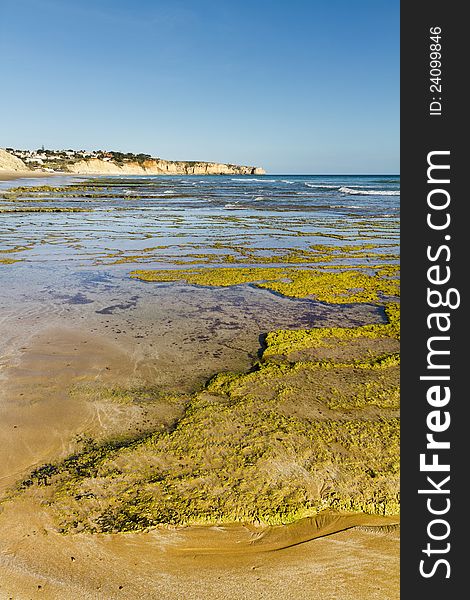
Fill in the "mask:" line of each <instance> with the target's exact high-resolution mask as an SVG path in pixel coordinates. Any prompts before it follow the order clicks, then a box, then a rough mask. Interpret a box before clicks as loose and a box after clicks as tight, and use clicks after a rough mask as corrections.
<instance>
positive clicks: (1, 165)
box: [0, 148, 29, 173]
mask: <svg viewBox="0 0 470 600" xmlns="http://www.w3.org/2000/svg"><path fill="white" fill-rule="evenodd" d="M0 171H3V172H8V173H17V172H23V171H29V168H28V167H27V166H26V165H25V163H24V162H23V161H22V160H21V159H20V158H17V157H16V156H13V154H10V153H9V152H7V151H6V150H3V149H2V148H0Z"/></svg>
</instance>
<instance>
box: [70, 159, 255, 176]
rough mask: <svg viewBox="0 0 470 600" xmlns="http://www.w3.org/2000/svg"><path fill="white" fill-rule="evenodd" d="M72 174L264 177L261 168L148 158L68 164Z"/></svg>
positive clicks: (93, 160) (83, 161) (92, 160)
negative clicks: (140, 160) (139, 160)
mask: <svg viewBox="0 0 470 600" xmlns="http://www.w3.org/2000/svg"><path fill="white" fill-rule="evenodd" d="M68 170H69V171H70V172H71V173H77V174H84V175H91V174H93V175H263V174H264V173H265V171H264V169H261V168H260V167H248V166H240V165H230V164H223V163H214V162H194V161H174V160H163V159H160V158H151V159H148V160H145V161H142V162H125V163H117V162H114V161H105V160H100V159H97V158H93V159H90V160H80V161H78V162H74V163H71V164H70V165H68Z"/></svg>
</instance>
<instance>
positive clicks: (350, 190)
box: [338, 187, 400, 196]
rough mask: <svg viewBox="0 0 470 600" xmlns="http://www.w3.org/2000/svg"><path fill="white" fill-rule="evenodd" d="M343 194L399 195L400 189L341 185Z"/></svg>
mask: <svg viewBox="0 0 470 600" xmlns="http://www.w3.org/2000/svg"><path fill="white" fill-rule="evenodd" d="M338 191H340V192H342V193H343V194H349V195H350V196H399V195H400V192H399V190H361V189H353V188H349V187H340V188H339V190H338Z"/></svg>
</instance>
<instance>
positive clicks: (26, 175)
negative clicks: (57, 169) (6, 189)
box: [0, 171, 54, 181]
mask: <svg viewBox="0 0 470 600" xmlns="http://www.w3.org/2000/svg"><path fill="white" fill-rule="evenodd" d="M53 175H54V173H42V172H41V171H0V181H11V180H12V179H32V178H37V177H52V176H53Z"/></svg>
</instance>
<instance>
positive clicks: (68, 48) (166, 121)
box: [0, 0, 399, 173]
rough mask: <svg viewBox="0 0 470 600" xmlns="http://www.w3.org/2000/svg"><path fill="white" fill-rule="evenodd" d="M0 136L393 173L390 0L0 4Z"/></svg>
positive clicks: (394, 7)
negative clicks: (0, 85)
mask: <svg viewBox="0 0 470 600" xmlns="http://www.w3.org/2000/svg"><path fill="white" fill-rule="evenodd" d="M0 73H1V75H0V77H1V83H2V94H1V95H0V114H1V115H2V119H1V121H2V123H1V128H0V147H8V146H13V147H17V148H37V147H40V146H41V145H42V144H44V145H45V146H46V147H50V148H77V149H79V148H86V149H97V148H103V149H111V150H121V151H129V152H145V153H149V154H152V155H155V156H160V157H162V158H167V159H181V160H214V161H220V162H233V163H240V164H254V165H260V166H263V167H265V168H266V169H267V170H268V171H269V172H271V173H397V172H398V170H399V1H398V0H357V1H355V2H354V1H352V0H321V1H320V0H290V1H286V0H282V1H280V0H271V1H265V0H258V1H257V0H253V1H252V2H248V1H245V0H238V1H231V2H229V1H226V0H213V1H212V0H197V1H194V0H193V1H189V0H171V1H165V2H164V1H161V0H140V1H139V0H80V1H78V0H21V2H19V1H18V0H0Z"/></svg>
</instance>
